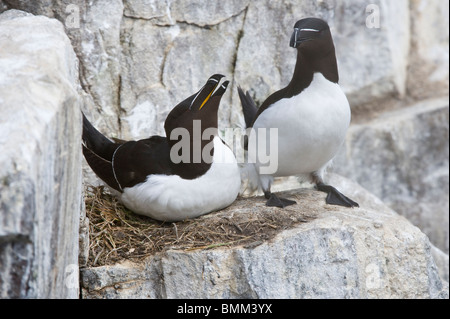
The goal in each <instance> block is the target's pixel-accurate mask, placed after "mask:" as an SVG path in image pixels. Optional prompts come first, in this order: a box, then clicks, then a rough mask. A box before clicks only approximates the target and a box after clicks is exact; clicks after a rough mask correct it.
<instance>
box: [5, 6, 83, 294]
mask: <svg viewBox="0 0 450 319" xmlns="http://www.w3.org/2000/svg"><path fill="white" fill-rule="evenodd" d="M0 69H1V71H0V132H1V133H0V145H1V152H0V153H1V154H0V274H1V275H0V278H1V279H0V297H1V298H7V297H16V298H19V297H20V298H36V297H41V298H76V297H77V296H78V285H77V278H78V239H77V238H78V231H79V218H80V213H79V212H80V210H81V206H82V188H81V187H82V180H81V155H80V150H79V147H80V143H81V141H80V140H81V139H80V134H81V116H80V106H81V103H80V97H79V94H78V92H77V77H78V72H77V60H76V56H75V53H74V51H73V49H72V46H71V44H70V41H69V39H68V37H67V36H66V34H65V32H64V28H63V26H62V25H61V23H60V22H58V21H56V20H54V19H49V18H47V17H42V16H41V17H35V16H33V15H31V14H26V13H24V12H19V11H15V12H14V11H8V12H6V13H3V14H2V15H0ZM67 276H69V277H67ZM70 276H71V277H72V278H73V279H72V281H71V282H66V279H67V278H69V279H70Z"/></svg>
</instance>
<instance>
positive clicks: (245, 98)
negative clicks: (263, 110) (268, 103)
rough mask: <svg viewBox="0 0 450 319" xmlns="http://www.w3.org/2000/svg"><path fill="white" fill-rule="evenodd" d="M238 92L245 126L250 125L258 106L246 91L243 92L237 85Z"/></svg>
mask: <svg viewBox="0 0 450 319" xmlns="http://www.w3.org/2000/svg"><path fill="white" fill-rule="evenodd" d="M238 93H239V99H240V100H241V104H242V112H243V113H244V120H245V126H246V128H249V127H252V126H253V121H254V120H255V117H256V113H257V112H258V108H257V107H256V104H255V102H254V101H253V99H252V98H251V96H250V94H249V93H248V91H247V93H246V94H244V91H243V90H242V89H241V87H240V86H238Z"/></svg>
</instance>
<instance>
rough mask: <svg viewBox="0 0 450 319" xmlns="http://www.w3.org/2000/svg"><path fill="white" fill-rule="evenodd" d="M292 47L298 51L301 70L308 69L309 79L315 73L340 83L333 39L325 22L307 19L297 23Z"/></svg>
mask: <svg viewBox="0 0 450 319" xmlns="http://www.w3.org/2000/svg"><path fill="white" fill-rule="evenodd" d="M290 46H291V47H293V48H296V49H297V51H298V55H297V62H299V63H300V64H299V66H301V68H303V69H308V73H310V76H309V78H311V75H312V74H313V73H315V72H320V73H322V74H323V75H324V76H325V77H326V78H327V79H328V80H329V81H331V82H334V83H338V82H339V75H338V68H337V62H336V52H335V47H334V43H333V38H332V36H331V31H330V27H329V26H328V23H326V22H325V21H324V20H322V19H318V18H305V19H301V20H299V21H297V22H296V23H295V25H294V32H293V33H292V36H291V40H290ZM296 69H297V68H296ZM296 71H298V70H296Z"/></svg>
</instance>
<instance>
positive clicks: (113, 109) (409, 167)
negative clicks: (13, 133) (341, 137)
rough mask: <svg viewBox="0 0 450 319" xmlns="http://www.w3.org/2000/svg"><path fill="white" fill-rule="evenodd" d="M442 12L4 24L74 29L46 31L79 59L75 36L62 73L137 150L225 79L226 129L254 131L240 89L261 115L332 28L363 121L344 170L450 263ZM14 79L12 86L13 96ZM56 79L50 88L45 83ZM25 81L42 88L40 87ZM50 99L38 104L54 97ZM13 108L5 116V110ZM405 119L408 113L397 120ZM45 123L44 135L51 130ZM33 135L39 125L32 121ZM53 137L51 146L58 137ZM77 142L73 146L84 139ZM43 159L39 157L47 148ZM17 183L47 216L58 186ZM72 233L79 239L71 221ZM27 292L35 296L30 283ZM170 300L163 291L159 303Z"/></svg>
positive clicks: (166, 9) (25, 202) (70, 17)
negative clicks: (308, 22)
mask: <svg viewBox="0 0 450 319" xmlns="http://www.w3.org/2000/svg"><path fill="white" fill-rule="evenodd" d="M441 2H442V1H440V0H430V1H421V0H410V1H407V0H399V1H383V0H373V1H371V4H372V5H374V8H378V9H379V14H380V19H381V20H380V21H381V25H380V27H379V28H378V27H375V28H367V26H366V21H367V18H368V15H369V14H370V13H369V12H367V11H366V9H367V1H363V0H352V1H335V0H323V1H297V0H295V1H294V0H283V1H269V0H257V1H248V0H244V1H238V0H236V1H235V0H230V1H219V0H211V1H208V6H205V5H203V2H201V1H189V0H182V1H169V0H161V1H159V0H96V1H84V0H61V1H52V0H36V1H21V0H0V12H3V11H6V10H8V9H20V10H24V11H26V12H29V13H32V14H35V15H44V16H47V17H49V18H55V19H57V20H59V21H60V22H61V23H62V25H59V27H55V25H56V24H55V23H54V22H51V23H50V24H51V25H52V27H51V28H49V29H48V28H44V29H45V30H42V33H43V34H51V33H52V32H56V33H61V34H60V36H58V37H55V38H52V41H47V40H45V41H47V42H46V43H48V45H47V46H48V49H53V48H55V47H57V49H61V48H63V49H62V50H63V51H64V52H66V53H67V52H68V51H70V50H69V49H71V48H70V44H68V41H67V38H64V36H63V33H64V31H65V33H66V34H67V36H68V38H69V39H70V42H71V44H72V47H73V51H74V52H75V55H76V58H77V59H78V61H76V59H75V55H73V52H71V53H67V54H66V56H65V57H64V58H61V59H62V61H64V62H61V63H60V64H58V63H59V62H58V61H60V60H58V58H54V59H53V60H54V61H56V62H52V63H49V64H51V65H57V66H58V70H55V69H52V70H51V71H52V72H55V73H58V72H62V73H64V75H63V77H65V78H67V79H70V80H69V82H71V83H72V82H73V83H74V82H77V81H76V80H77V79H76V78H78V80H79V84H80V85H81V87H82V90H80V91H79V96H78V98H79V99H81V102H80V103H81V104H82V106H81V108H83V110H84V111H85V112H86V114H87V115H88V117H89V118H90V119H91V120H92V122H93V124H94V125H95V126H96V127H98V128H99V129H100V130H101V131H102V132H103V133H105V134H107V135H109V136H112V137H119V138H124V139H137V138H142V137H147V136H149V135H154V134H163V132H164V130H163V121H164V119H165V117H166V115H167V114H168V112H169V110H170V109H171V108H172V107H173V106H174V105H175V104H176V103H178V102H179V101H181V100H183V99H184V98H186V96H188V95H190V94H192V93H193V92H194V91H196V90H198V89H199V87H200V86H201V85H202V84H203V82H204V80H205V79H206V78H207V77H208V76H210V75H211V74H213V73H223V74H224V75H226V76H227V78H228V79H229V80H231V83H230V86H229V89H228V92H227V93H226V95H225V96H224V98H223V99H222V103H221V109H220V113H219V129H221V130H223V129H224V128H227V127H229V126H233V127H236V126H243V123H244V121H243V117H242V112H241V109H240V102H239V99H238V96H237V91H236V86H237V85H241V86H242V87H243V88H244V89H247V90H249V91H250V94H251V95H252V97H253V98H254V99H255V100H256V102H257V103H262V101H263V100H264V99H265V98H266V97H267V96H268V95H269V94H270V93H272V92H274V91H275V90H277V89H279V88H281V87H283V86H285V85H286V84H287V83H288V81H289V80H290V77H291V75H292V69H293V66H294V63H295V57H296V55H295V51H294V50H293V49H291V48H289V45H288V40H289V37H290V33H291V31H292V27H293V25H294V23H295V21H297V20H298V19H300V18H303V17H306V16H317V17H320V18H324V19H325V20H327V21H328V22H329V24H330V27H331V29H332V34H333V37H334V40H335V45H336V50H337V59H338V64H339V71H340V84H341V86H342V87H343V89H344V90H345V92H346V94H347V96H348V98H349V100H350V104H351V107H352V116H353V121H354V122H353V125H352V128H351V129H350V131H349V136H348V139H347V142H346V146H345V147H344V148H343V150H342V152H341V154H340V155H339V156H338V158H337V159H336V161H335V165H334V170H335V171H336V172H338V173H340V174H342V175H345V176H347V177H350V178H352V179H354V180H357V181H358V182H360V183H361V184H362V185H364V186H365V187H367V188H368V189H369V190H370V191H372V192H374V193H375V194H376V195H378V196H379V197H380V198H381V199H382V200H383V201H385V202H386V203H387V204H389V205H390V207H391V208H394V209H395V210H397V211H399V212H400V213H401V214H404V216H407V217H408V219H410V220H411V221H412V222H413V223H414V225H416V226H418V227H419V228H420V229H421V230H423V231H424V232H425V233H426V234H427V235H428V236H429V237H430V239H431V241H432V242H433V244H435V245H437V246H438V248H440V249H442V250H444V252H445V253H448V214H447V211H448V202H449V201H448V103H447V104H445V103H444V104H445V105H444V104H442V103H441V101H442V99H441V97H444V100H445V99H447V101H448V3H445V4H442V3H441ZM200 3H201V4H202V5H200ZM446 9H447V10H446ZM446 13H447V14H446ZM12 15H17V16H19V15H23V16H25V18H27V19H26V20H24V21H27V22H26V23H30V22H28V21H30V20H28V19H31V18H30V17H27V14H26V13H24V12H22V13H20V14H19V13H18V12H13V11H6V12H4V13H3V14H2V17H3V19H4V20H5V21H6V20H8V19H10V17H11V16H12ZM41 18H42V17H39V19H41ZM36 21H37V20H36ZM3 30H6V29H3ZM17 30H22V31H23V32H24V34H25V35H26V36H28V37H31V34H33V36H34V33H32V32H31V31H39V32H40V31H41V29H40V28H36V29H34V28H33V26H31V27H29V29H27V28H26V26H23V28H18V29H17ZM17 30H16V31H17ZM0 31H2V30H1V29H0ZM11 32H12V31H11ZM430 34H432V35H434V36H429V35H430ZM27 41H28V40H27ZM24 42H26V41H25V40H24ZM4 48H5V47H4V46H1V47H0V53H3V52H6V51H4V50H5V49H4ZM55 49H56V48H55ZM29 54H30V55H34V54H35V53H34V52H29ZM50 56H51V55H50ZM69 56H70V57H69ZM17 57H19V55H17ZM52 58H53V57H52ZM33 61H34V60H33ZM19 62H20V59H18V58H17V59H16V60H15V62H14V63H7V64H8V65H7V67H8V68H2V71H3V73H2V74H4V73H5V71H4V70H11V72H12V74H16V72H17V70H22V68H23V67H24V66H23V65H21V64H20V63H19ZM77 62H78V72H77V70H76V68H77V67H76V63H77ZM30 65H31V64H30ZM49 67H50V66H49ZM58 74H59V73H58ZM1 79H2V78H1V76H0V87H1V85H2V83H3V81H2V80H1ZM8 79H9V78H8ZM20 79H23V78H21V77H17V76H14V77H13V78H11V81H13V80H14V81H16V80H20ZM50 79H51V77H50ZM48 80H49V78H47V77H44V81H43V82H45V83H47V82H46V81H48ZM25 82H27V83H28V78H27V81H25ZM29 82H30V83H34V82H33V81H29ZM50 82H51V81H50ZM55 82H58V83H56V87H58V91H59V92H65V93H67V96H68V97H67V98H69V97H70V96H71V93H68V92H66V91H65V90H64V89H62V90H60V89H59V88H60V86H63V83H65V82H64V81H55ZM59 82H60V83H59ZM6 83H9V82H8V81H7V82H6ZM11 83H13V82H11ZM39 83H40V84H42V83H41V82H39ZM51 83H53V82H51ZM77 85H78V84H77ZM46 89H49V88H48V87H46ZM5 90H6V91H7V92H9V91H10V89H8V88H6V89H5ZM49 90H50V89H49ZM24 92H25V93H26V90H24ZM39 92H41V91H39ZM39 92H37V95H38V96H39V97H42V96H40V94H41V93H39ZM21 93H22V92H21ZM25 93H24V94H23V95H24V98H25V97H26V96H27V95H26V94H25ZM35 93H36V92H35ZM19 96H22V94H20V95H19ZM2 98H3V96H0V99H2ZM3 99H4V98H3ZM34 99H35V97H33V98H28V99H27V101H30V100H34ZM61 99H63V98H62V97H61ZM411 100H413V101H412V102H411ZM417 100H419V101H421V103H423V105H422V107H417V105H420V104H421V103H417ZM436 101H439V102H438V104H440V105H438V106H437V105H436V104H435V103H437V102H436ZM0 103H1V104H0V105H1V106H3V101H0ZM14 103H15V102H14ZM23 105H27V104H26V103H25V104H23ZM395 109H398V110H399V113H398V114H397V115H395V114H394V115H392V113H391V111H392V110H395ZM386 111H388V112H386ZM55 112H56V113H55V114H56V115H55V114H54V117H52V122H51V125H50V127H52V125H53V124H55V123H56V122H57V123H59V124H60V125H62V127H65V128H64V129H62V128H61V127H59V126H58V127H59V128H58V129H59V130H61V131H63V132H65V133H66V132H69V131H70V132H71V133H73V134H75V135H76V134H78V133H79V132H78V133H74V132H76V130H78V129H79V128H74V131H72V130H71V129H70V128H68V127H71V125H74V123H76V119H77V116H79V115H77V114H75V113H70V112H73V110H69V109H68V108H67V107H64V108H62V109H60V110H58V111H55ZM64 112H66V113H68V114H69V113H70V114H69V115H68V116H69V118H70V121H69V122H71V123H65V122H64V121H63V118H65V117H64V116H63V115H62V113H64ZM44 113H45V112H44ZM384 113H385V114H384ZM29 114H34V113H29ZM380 114H381V115H380ZM41 115H42V114H40V115H39V116H41ZM39 116H38V117H36V118H34V119H33V120H32V123H36V122H40V120H39ZM391 116H392V117H391ZM17 118H19V117H17ZM42 123H43V122H42V121H41V123H40V124H41V126H42ZM355 124H356V125H355ZM24 126H25V127H30V126H31V124H29V123H28V122H27V124H24ZM41 126H39V125H38V127H41ZM5 127H6V126H5ZM45 129H48V126H45ZM50 131H51V129H50ZM33 132H34V131H33ZM34 133H36V134H38V135H39V134H41V133H42V132H41V131H38V130H37V131H36V132H34ZM34 133H33V134H34ZM48 134H49V135H48V136H47V135H46V139H44V140H46V141H48V140H50V137H49V136H50V134H53V133H48ZM75 135H74V136H70V137H68V138H69V139H74V138H75ZM76 136H79V135H76ZM27 143H28V144H30V143H31V142H30V141H27ZM64 143H66V142H65V141H63V142H62V145H63V146H61V145H58V146H55V145H53V144H52V145H50V146H49V147H43V148H42V149H40V150H39V152H41V153H39V152H38V154H39V156H38V158H41V157H42V158H43V157H44V155H45V156H47V155H48V154H47V153H52V152H54V151H55V152H57V153H59V154H66V153H65V152H64V150H65V149H66V147H68V146H67V145H66V144H64ZM28 144H27V145H28ZM30 145H31V144H30ZM45 145H46V144H45ZM64 145H65V146H64ZM70 145H71V147H72V146H73V147H75V146H76V145H79V142H78V141H74V140H72V142H70ZM444 145H447V146H446V147H445V146H444ZM30 147H31V148H32V149H33V150H34V146H33V145H31V146H30ZM70 149H71V151H73V149H72V148H70ZM32 153H33V152H32ZM33 154H34V153H33ZM47 157H50V158H51V155H48V156H47ZM28 160H29V161H30V162H31V161H32V160H31V159H28ZM64 163H65V164H63V163H62V162H58V164H55V165H56V166H55V170H60V169H63V168H62V167H63V166H64V165H69V166H70V165H72V164H71V163H67V162H64ZM28 164H29V163H28ZM28 164H27V165H28ZM35 164H36V163H34V162H33V164H29V165H31V166H32V165H35ZM36 165H38V164H36ZM39 165H44V164H42V163H41V164H39ZM6 167H8V166H4V167H3V169H5V170H6V169H7V168H6ZM20 167H22V166H20ZM20 167H19V168H20ZM25 167H28V166H26V165H25ZM0 169H2V168H0ZM8 171H10V170H9V168H8ZM11 171H13V168H11ZM35 171H38V170H37V169H36V170H35ZM70 171H71V172H74V171H76V168H74V169H73V170H70ZM20 173H21V174H22V173H23V171H21V172H20ZM33 174H34V173H33ZM36 174H37V173H36ZM36 174H35V175H36ZM10 175H11V176H10V178H7V179H4V180H3V181H0V185H2V184H1V183H3V185H8V189H9V190H10V192H9V193H8V197H9V198H14V202H15V203H16V204H15V205H16V206H17V207H19V206H20V205H22V206H20V207H22V208H20V207H19V208H17V207H16V208H17V209H19V210H20V211H28V210H32V209H34V208H36V209H37V207H38V206H39V205H41V204H39V205H38V204H36V203H34V202H33V201H30V200H29V199H30V198H35V197H36V196H37V195H36V194H38V193H39V192H42V191H41V190H42V189H48V188H43V187H41V186H39V185H38V186H33V183H34V180H33V178H34V177H35V175H33V176H31V177H30V176H28V175H27V174H25V175H23V174H22V175H20V174H19V175H20V176H19V175H14V174H10ZM69 175H70V174H69ZM8 176H9V175H8ZM64 176H65V177H67V176H68V175H64ZM16 178H17V179H18V180H22V181H23V184H20V185H18V186H17V187H16V188H13V187H12V186H10V185H13V184H9V181H11V180H13V179H16ZM76 178H78V177H76ZM84 178H85V181H88V183H90V184H97V183H98V180H97V179H96V178H95V177H93V173H92V172H91V170H89V169H86V170H85V172H84ZM77 183H78V182H77ZM58 185H59V184H58ZM77 185H78V184H77ZM54 186H55V187H56V188H57V185H54ZM45 187H50V186H49V185H46V186H45ZM75 188H76V187H75ZM22 189H26V190H27V191H21V190H22ZM281 189H282V188H281ZM5 194H6V192H2V194H0V196H3V198H4V197H5V196H6V195H5ZM69 198H70V196H69ZM16 199H17V200H16ZM52 207H53V206H52ZM14 216H15V217H14V218H13V219H12V220H14V222H12V224H14V225H15V226H14V227H16V226H17V227H19V226H18V225H20V227H23V229H22V230H20V231H11V232H9V231H8V232H6V233H5V234H6V235H5V236H4V237H2V238H6V239H8V240H9V239H14V240H12V241H11V242H13V243H14V244H13V245H15V246H14V247H13V246H8V247H9V248H8V249H10V251H13V252H18V253H17V255H18V256H19V255H20V256H27V258H28V257H29V256H31V254H33V249H34V248H33V244H30V239H29V238H30V236H35V235H33V234H34V233H33V231H31V229H32V222H31V220H32V219H29V220H28V221H25V222H23V223H20V222H19V220H20V218H18V217H17V216H21V214H19V213H17V214H14ZM39 216H41V215H39ZM39 218H40V217H39ZM64 218H65V217H63V218H62V219H61V220H58V223H62V220H64ZM33 220H34V219H33ZM38 220H39V221H42V219H38ZM39 225H41V224H39ZM67 225H70V226H67V227H68V228H70V229H72V228H71V227H72V226H73V224H72V223H71V222H69V223H67ZM442 225H444V226H442ZM8 227H10V226H8ZM11 227H12V226H11ZM14 227H13V228H14ZM17 227H16V228H17ZM20 227H19V228H20ZM48 227H50V226H48ZM55 227H56V226H55ZM13 228H11V229H13ZM16 228H14V229H16ZM16 230H17V229H16ZM71 231H72V230H70V231H69V233H70V232H71ZM44 232H46V234H47V236H50V234H51V232H50V231H48V232H47V228H45V230H44ZM23 234H25V236H23ZM29 234H32V235H29ZM0 236H3V233H2V234H1V235H0ZM45 238H46V239H45V240H43V241H45V243H47V244H48V242H49V239H48V238H47V237H45ZM3 242H4V241H0V244H3ZM45 258H49V257H48V256H46V257H45ZM45 258H44V259H45ZM71 258H72V257H71ZM233 258H234V257H233ZM444 259H445V258H444ZM5 260H6V259H5ZM44 261H45V262H47V259H46V260H44ZM8 262H9V264H8V267H10V268H8V269H17V271H18V272H20V273H23V274H26V275H27V274H29V273H30V271H31V270H30V269H32V268H30V267H31V266H30V265H29V264H28V263H22V262H21V261H18V260H16V261H8ZM446 263H447V265H448V257H447V262H446ZM444 264H445V262H444ZM157 265H159V264H157ZM158 267H159V266H158ZM240 269H241V270H242V269H245V268H240ZM447 269H448V267H447ZM58 276H60V277H58V278H61V275H60V274H59V275H58ZM2 278H3V277H2ZM447 278H448V271H447ZM24 280H25V281H24V282H23V283H20V285H22V286H21V287H25V286H26V285H27V283H26V279H24ZM217 280H218V279H217ZM242 287H243V288H236V291H239V292H238V293H236V294H237V295H240V294H241V293H242V291H252V292H251V294H253V293H254V292H253V291H256V290H253V288H251V289H250V288H249V289H250V290H248V289H247V288H246V287H249V284H247V283H245V284H244V286H242ZM33 289H34V288H33ZM33 289H30V291H33ZM36 289H37V288H36ZM46 289H47V288H46ZM48 289H50V288H48ZM48 289H47V290H45V291H50V290H48ZM35 291H36V290H35ZM105 291H106V290H105ZM33 293H34V292H33ZM349 293H350V292H349ZM353 293H357V292H355V291H353V292H351V294H353ZM29 294H30V295H31V294H32V293H31V292H30V293H29ZM158 294H159V295H158ZM156 295H158V296H161V295H162V293H160V292H158V293H156V292H155V296H156ZM242 295H245V294H244V293H242Z"/></svg>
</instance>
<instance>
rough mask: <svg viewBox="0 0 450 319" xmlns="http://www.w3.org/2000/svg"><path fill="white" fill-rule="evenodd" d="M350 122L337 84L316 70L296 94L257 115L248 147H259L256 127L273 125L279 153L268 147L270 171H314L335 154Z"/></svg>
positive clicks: (344, 98)
mask: <svg viewBox="0 0 450 319" xmlns="http://www.w3.org/2000/svg"><path fill="white" fill-rule="evenodd" d="M349 124H350V106H349V104H348V101H347V98H346V96H345V94H344V93H343V92H342V90H341V88H340V86H339V85H338V84H336V83H333V82H330V81H328V80H327V79H326V78H325V77H324V76H323V75H322V74H321V73H316V74H314V78H313V81H312V82H311V84H310V86H309V87H308V88H306V89H305V90H304V91H302V92H301V93H300V94H299V95H297V96H294V97H292V98H289V99H282V100H279V101H278V102H276V103H275V104H274V105H272V106H271V107H269V108H268V109H267V110H265V111H264V112H263V113H262V114H261V115H260V116H259V117H258V119H257V120H256V121H255V124H254V126H253V128H254V131H253V132H252V134H254V136H253V138H252V134H251V136H250V142H249V150H250V149H254V150H257V151H259V149H258V148H257V145H258V142H257V141H258V138H264V137H263V136H262V135H261V134H259V132H258V128H276V129H278V143H277V146H278V153H277V154H275V153H274V152H273V151H274V149H273V148H271V152H270V155H271V160H277V164H278V165H277V168H276V171H275V172H274V173H273V174H272V173H271V174H270V175H272V176H275V177H279V176H291V175H299V174H307V173H311V172H315V171H318V170H320V169H321V168H323V167H324V166H325V165H326V164H327V163H328V162H329V161H330V160H331V159H332V158H333V157H334V156H335V155H336V153H337V151H338V150H339V148H340V146H341V145H342V143H343V141H344V139H345V134H346V132H347V129H348V126H349ZM252 141H253V143H252ZM266 143H267V145H269V136H266ZM267 153H269V152H267ZM249 154H250V153H249ZM255 154H256V159H254V160H255V161H256V162H257V164H256V166H257V167H259V168H261V167H263V166H267V165H266V164H263V163H261V157H260V156H259V155H258V152H256V153H255ZM277 155H278V156H277ZM272 164H273V163H272Z"/></svg>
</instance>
